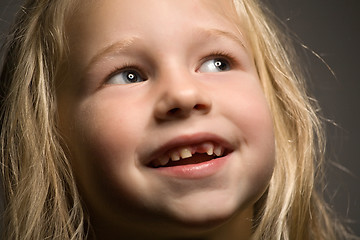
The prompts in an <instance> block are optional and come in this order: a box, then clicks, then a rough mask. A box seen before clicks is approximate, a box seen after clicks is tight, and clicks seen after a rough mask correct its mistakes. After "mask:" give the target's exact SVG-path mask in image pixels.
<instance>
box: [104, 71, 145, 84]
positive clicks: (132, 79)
mask: <svg viewBox="0 0 360 240" xmlns="http://www.w3.org/2000/svg"><path fill="white" fill-rule="evenodd" d="M145 80H146V79H144V78H143V77H142V76H141V74H140V73H138V72H137V71H136V70H124V71H122V72H118V73H116V74H114V75H113V76H112V77H110V78H109V80H108V83H109V84H130V83H138V82H143V81H145Z"/></svg>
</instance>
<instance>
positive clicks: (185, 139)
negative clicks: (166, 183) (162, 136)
mask: <svg viewBox="0 0 360 240" xmlns="http://www.w3.org/2000/svg"><path fill="white" fill-rule="evenodd" d="M204 142H213V143H215V144H218V145H221V146H222V147H224V148H225V149H226V150H227V152H231V151H233V150H234V147H233V146H232V144H230V142H229V141H227V140H226V139H225V138H223V137H221V136H219V135H217V134H213V133H207V132H203V133H196V134H188V135H181V136H177V137H175V138H172V139H171V140H169V141H167V142H165V143H164V144H162V145H160V147H159V148H156V149H155V150H154V151H153V152H152V153H151V154H150V155H149V157H148V158H147V159H146V160H145V161H146V162H145V164H146V165H149V164H150V163H151V162H152V161H153V160H155V159H157V158H159V157H160V156H162V155H163V154H165V153H166V152H168V151H170V150H171V149H175V148H179V147H183V146H191V145H196V144H201V143H204Z"/></svg>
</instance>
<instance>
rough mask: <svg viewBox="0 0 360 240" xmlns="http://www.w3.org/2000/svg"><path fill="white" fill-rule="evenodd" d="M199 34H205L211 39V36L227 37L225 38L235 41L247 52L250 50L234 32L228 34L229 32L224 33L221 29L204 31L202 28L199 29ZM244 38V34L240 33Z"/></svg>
mask: <svg viewBox="0 0 360 240" xmlns="http://www.w3.org/2000/svg"><path fill="white" fill-rule="evenodd" d="M198 30H199V31H198V32H199V34H205V35H207V36H209V37H211V36H216V37H225V38H229V39H231V40H233V41H234V42H236V43H238V44H239V45H241V46H242V47H243V48H244V49H245V50H248V48H247V47H246V45H245V42H244V41H243V40H242V39H241V38H240V37H238V36H237V35H236V34H234V33H232V32H228V31H223V30H220V29H216V28H214V29H203V28H200V29H198ZM239 34H240V35H241V36H242V33H241V32H240V33H239Z"/></svg>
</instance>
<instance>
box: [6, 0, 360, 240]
mask: <svg viewBox="0 0 360 240" xmlns="http://www.w3.org/2000/svg"><path fill="white" fill-rule="evenodd" d="M265 1H266V2H268V3H270V7H271V8H272V9H273V10H274V11H275V12H276V14H277V16H278V18H279V19H280V20H281V21H283V22H284V23H285V24H286V25H287V26H288V27H289V28H290V29H291V30H292V31H293V32H294V33H295V34H296V35H297V36H298V38H299V39H301V41H302V43H304V44H305V45H306V46H307V47H309V48H310V49H312V50H313V51H315V52H316V53H317V54H319V55H320V56H321V57H322V58H323V59H324V60H325V61H326V63H327V64H328V65H329V66H330V67H331V69H332V70H333V71H334V72H335V76H333V75H332V74H331V72H330V71H329V70H328V69H327V67H326V66H325V65H324V64H323V63H322V62H321V61H320V60H319V59H318V58H316V57H315V56H314V55H313V54H311V53H310V52H309V51H308V52H307V54H305V55H304V56H303V59H304V66H307V68H308V71H309V73H310V76H311V78H310V80H309V86H310V87H311V89H312V92H313V93H314V96H315V97H316V98H317V99H318V100H319V102H320V105H321V108H322V111H323V115H324V116H325V117H326V118H327V119H331V120H333V121H334V122H336V124H337V126H334V125H333V124H330V123H328V124H327V131H328V161H329V164H328V166H327V173H328V174H327V180H328V182H329V184H328V187H327V189H326V192H327V194H328V200H329V201H330V202H331V205H332V206H333V208H334V209H335V210H336V211H337V212H338V213H339V215H340V217H341V218H342V219H347V221H348V222H349V226H351V228H352V229H353V231H354V232H355V233H356V235H358V236H360V188H359V185H360V144H359V142H360V126H359V125H360V106H359V105H360V61H359V58H360V0H298V1H296V0H293V1H289V0H288V1H286V0H265ZM19 2H20V1H19V0H12V1H11V0H0V41H1V40H2V39H3V37H4V34H5V33H6V30H7V29H8V27H9V22H10V21H11V20H12V18H13V15H14V13H15V11H17V10H18V9H19Z"/></svg>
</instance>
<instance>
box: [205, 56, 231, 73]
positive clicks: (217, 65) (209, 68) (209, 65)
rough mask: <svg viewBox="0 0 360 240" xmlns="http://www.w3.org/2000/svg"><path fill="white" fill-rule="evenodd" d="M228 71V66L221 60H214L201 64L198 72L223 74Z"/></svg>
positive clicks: (226, 62) (225, 61)
mask: <svg viewBox="0 0 360 240" xmlns="http://www.w3.org/2000/svg"><path fill="white" fill-rule="evenodd" d="M229 70H230V64H229V62H228V61H227V60H225V59H222V58H214V59H210V60H207V61H206V62H204V63H203V64H201V66H200V68H199V72H224V71H229Z"/></svg>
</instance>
